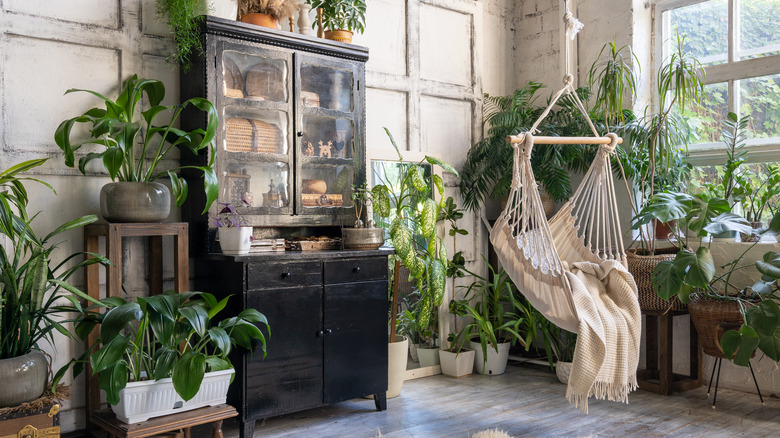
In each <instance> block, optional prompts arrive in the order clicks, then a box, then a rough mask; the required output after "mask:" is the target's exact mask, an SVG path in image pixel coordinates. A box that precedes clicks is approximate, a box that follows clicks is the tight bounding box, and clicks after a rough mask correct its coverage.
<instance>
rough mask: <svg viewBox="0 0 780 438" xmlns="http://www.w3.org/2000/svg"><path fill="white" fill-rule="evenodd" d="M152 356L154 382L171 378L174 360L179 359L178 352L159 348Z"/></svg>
mask: <svg viewBox="0 0 780 438" xmlns="http://www.w3.org/2000/svg"><path fill="white" fill-rule="evenodd" d="M154 354H155V358H154V359H155V360H154V376H153V377H154V380H160V379H164V378H166V377H171V370H173V366H174V364H175V363H176V359H178V358H179V351H178V350H177V349H176V348H171V347H167V346H161V347H159V348H158V349H157V351H155V353H154Z"/></svg>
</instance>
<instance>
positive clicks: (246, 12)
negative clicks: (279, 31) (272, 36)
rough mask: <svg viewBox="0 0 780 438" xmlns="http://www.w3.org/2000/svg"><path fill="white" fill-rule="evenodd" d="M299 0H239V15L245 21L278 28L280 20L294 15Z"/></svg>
mask: <svg viewBox="0 0 780 438" xmlns="http://www.w3.org/2000/svg"><path fill="white" fill-rule="evenodd" d="M298 3H299V2H298V0H239V2H238V15H239V16H240V17H241V21H243V22H244V23H251V24H256V25H258V26H265V27H270V28H273V29H276V28H277V27H278V25H279V20H281V19H282V18H287V17H292V16H294V15H295V12H296V11H297V10H298Z"/></svg>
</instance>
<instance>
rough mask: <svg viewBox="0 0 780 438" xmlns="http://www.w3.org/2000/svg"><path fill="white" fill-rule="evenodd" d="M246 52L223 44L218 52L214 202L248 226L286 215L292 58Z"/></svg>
mask: <svg viewBox="0 0 780 438" xmlns="http://www.w3.org/2000/svg"><path fill="white" fill-rule="evenodd" d="M248 52H249V50H247V48H246V47H245V46H238V45H233V44H231V43H227V42H225V43H223V44H222V46H221V50H219V51H218V54H219V55H220V56H218V59H219V60H220V61H221V65H220V63H218V64H217V80H218V84H217V85H218V86H217V89H218V93H217V94H218V96H217V99H218V100H220V101H221V102H222V105H220V106H219V107H220V108H222V114H220V128H221V129H220V136H219V138H218V140H219V143H218V144H219V150H218V154H217V157H218V159H217V172H218V178H219V182H220V193H219V202H221V203H230V204H232V205H234V206H236V207H240V208H239V212H240V213H241V215H242V217H244V218H245V219H246V220H247V223H248V225H263V221H262V216H264V215H268V214H291V213H292V199H291V198H292V196H293V195H292V194H293V187H292V183H293V178H292V174H293V169H292V163H293V160H292V152H293V151H292V149H291V148H290V145H291V144H292V141H291V139H292V132H290V131H291V126H292V122H293V120H292V99H291V96H292V83H291V82H292V81H291V80H290V77H291V74H292V73H291V65H292V58H291V55H290V54H289V53H287V52H283V51H274V50H266V49H258V48H254V47H253V48H251V53H248ZM244 201H245V202H246V203H248V206H247V205H246V204H244Z"/></svg>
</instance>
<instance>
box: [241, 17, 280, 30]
mask: <svg viewBox="0 0 780 438" xmlns="http://www.w3.org/2000/svg"><path fill="white" fill-rule="evenodd" d="M241 21H242V22H243V23H249V24H254V25H257V26H263V27H270V28H271V29H278V28H279V22H278V21H277V20H276V18H274V17H272V16H270V15H268V14H246V15H242V16H241Z"/></svg>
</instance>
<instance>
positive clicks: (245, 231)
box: [217, 227, 252, 255]
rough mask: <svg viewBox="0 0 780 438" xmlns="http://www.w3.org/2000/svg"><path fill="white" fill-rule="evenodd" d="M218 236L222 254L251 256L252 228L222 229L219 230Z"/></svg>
mask: <svg viewBox="0 0 780 438" xmlns="http://www.w3.org/2000/svg"><path fill="white" fill-rule="evenodd" d="M217 234H219V247H220V248H221V249H222V254H227V255H242V254H249V249H250V248H251V246H252V227H230V228H226V227H222V228H218V231H217Z"/></svg>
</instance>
